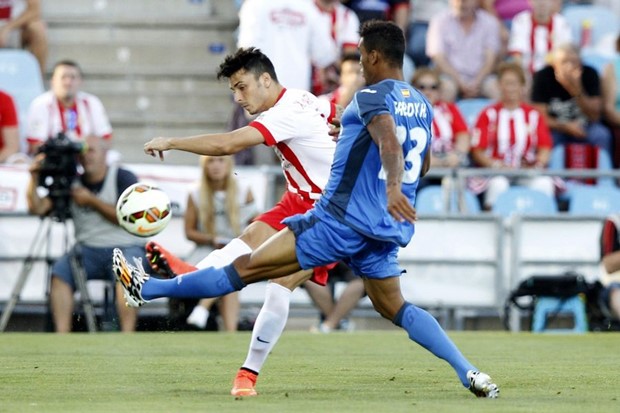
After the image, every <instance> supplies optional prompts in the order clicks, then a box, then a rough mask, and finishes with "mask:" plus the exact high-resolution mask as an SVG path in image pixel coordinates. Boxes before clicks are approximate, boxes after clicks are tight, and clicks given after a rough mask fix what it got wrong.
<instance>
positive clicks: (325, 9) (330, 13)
mask: <svg viewBox="0 0 620 413" xmlns="http://www.w3.org/2000/svg"><path fill="white" fill-rule="evenodd" d="M315 4H316V5H317V7H318V9H319V12H320V14H321V19H322V20H323V24H324V25H325V27H327V30H329V33H330V34H331V38H332V41H333V42H334V43H335V47H336V50H337V52H338V61H336V62H334V64H332V65H331V66H330V68H329V69H328V70H327V72H326V73H325V76H323V79H321V78H320V77H319V76H314V78H313V80H314V82H313V89H312V92H313V93H314V94H315V95H316V96H319V95H321V94H325V93H329V92H331V91H332V90H333V89H334V87H337V83H338V75H337V67H336V66H337V65H339V64H340V62H339V61H340V58H341V57H342V56H344V55H348V54H351V53H357V44H358V43H359V40H360V36H359V29H360V21H359V19H358V18H357V15H356V14H355V13H354V12H353V11H352V10H350V9H349V8H348V7H346V6H344V5H342V4H341V3H340V1H339V0H316V1H315ZM330 69H331V70H330ZM315 73H316V71H315ZM330 80H331V83H332V84H331V85H330V84H329V83H330ZM319 81H322V83H318V82H319Z"/></svg>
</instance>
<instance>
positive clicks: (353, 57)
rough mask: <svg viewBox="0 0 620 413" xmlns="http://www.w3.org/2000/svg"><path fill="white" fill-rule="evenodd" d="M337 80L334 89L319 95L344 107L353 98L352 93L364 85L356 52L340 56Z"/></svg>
mask: <svg viewBox="0 0 620 413" xmlns="http://www.w3.org/2000/svg"><path fill="white" fill-rule="evenodd" d="M338 82H339V86H338V87H337V88H336V90H334V91H333V92H331V93H328V94H325V95H321V96H319V97H321V98H324V99H328V100H329V101H330V102H331V103H333V104H335V105H340V106H342V107H346V106H347V105H348V104H349V103H350V102H351V100H352V99H353V94H354V93H355V92H357V91H358V90H359V89H360V88H361V87H362V86H364V85H365V81H364V76H362V70H361V67H360V56H359V54H358V53H349V54H345V55H344V56H343V57H342V59H341V62H340V69H339V76H338Z"/></svg>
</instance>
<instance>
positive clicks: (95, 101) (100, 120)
mask: <svg viewBox="0 0 620 413" xmlns="http://www.w3.org/2000/svg"><path fill="white" fill-rule="evenodd" d="M89 101H90V103H89V104H90V110H91V111H92V121H93V132H94V133H95V135H96V136H99V137H101V138H103V139H110V138H111V137H112V126H111V125H110V120H109V119H108V114H107V113H106V111H105V108H104V107H103V103H101V100H99V98H98V97H96V96H92V95H91V96H90V99H89Z"/></svg>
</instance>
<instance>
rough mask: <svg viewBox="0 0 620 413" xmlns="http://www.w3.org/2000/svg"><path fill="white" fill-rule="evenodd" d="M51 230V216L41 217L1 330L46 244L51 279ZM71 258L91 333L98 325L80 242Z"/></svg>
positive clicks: (66, 239) (6, 322)
mask: <svg viewBox="0 0 620 413" xmlns="http://www.w3.org/2000/svg"><path fill="white" fill-rule="evenodd" d="M61 222H62V223H63V226H64V250H65V252H68V251H69V248H68V239H69V234H68V228H67V224H66V222H65V221H64V220H61ZM51 230H52V220H51V219H50V218H49V217H41V223H40V224H39V228H38V229H37V232H36V235H35V237H34V240H33V242H32V244H31V245H30V249H29V251H28V255H27V256H26V258H25V260H24V264H23V265H22V268H21V271H20V273H19V276H18V278H17V282H16V283H15V286H14V287H13V292H12V293H11V298H10V300H9V301H8V302H7V304H6V306H5V308H4V311H3V312H2V317H1V318H0V332H4V331H5V329H6V326H7V324H8V323H9V319H10V318H11V315H12V313H13V310H14V309H15V305H16V304H17V302H18V301H19V297H20V296H21V293H22V290H23V289H24V285H25V284H26V281H27V280H28V276H29V275H30V272H31V270H32V266H33V265H34V263H35V261H37V252H40V251H41V250H42V249H43V245H45V246H46V253H45V261H46V263H47V280H50V278H51V275H52V262H53V260H52V258H51V254H50V247H51V244H50V239H51ZM69 260H70V263H71V272H72V273H73V279H74V281H75V286H76V289H77V290H78V291H79V292H80V296H81V301H82V306H83V307H84V315H85V317H86V324H87V327H88V331H89V332H91V333H93V332H96V331H97V326H96V323H95V311H94V308H93V303H92V301H91V299H90V294H89V293H88V289H87V288H86V272H85V271H84V267H83V265H82V255H81V247H80V245H79V244H76V245H75V246H74V248H73V253H72V254H71V256H70V257H69Z"/></svg>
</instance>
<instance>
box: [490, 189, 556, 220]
mask: <svg viewBox="0 0 620 413" xmlns="http://www.w3.org/2000/svg"><path fill="white" fill-rule="evenodd" d="M492 211H493V212H494V213H495V214H498V215H501V216H503V217H505V218H508V217H510V216H511V215H512V214H521V215H523V214H529V215H552V214H555V213H556V212H557V211H558V206H557V204H556V202H555V200H554V199H553V198H551V197H549V196H548V195H546V194H544V193H543V192H540V191H536V190H534V189H529V188H525V187H521V186H511V187H510V188H508V190H506V191H505V192H502V193H501V194H500V195H499V196H498V197H497V200H496V201H495V204H494V205H493V210H492Z"/></svg>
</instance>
